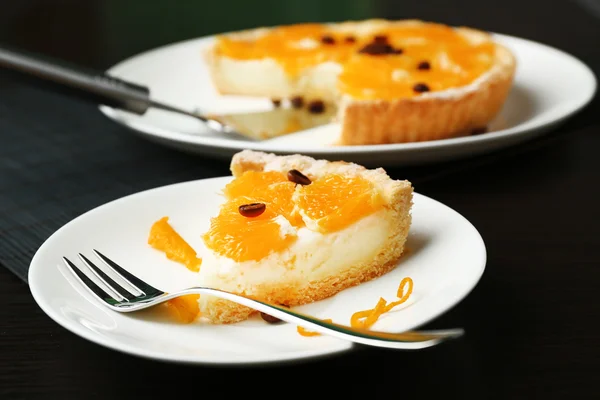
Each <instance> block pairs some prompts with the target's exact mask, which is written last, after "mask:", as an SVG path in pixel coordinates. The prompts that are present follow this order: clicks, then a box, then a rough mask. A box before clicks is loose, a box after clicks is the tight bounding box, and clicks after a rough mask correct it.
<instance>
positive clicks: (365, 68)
mask: <svg viewBox="0 0 600 400" xmlns="http://www.w3.org/2000/svg"><path fill="white" fill-rule="evenodd" d="M495 49H496V47H495V44H494V43H492V42H490V41H484V42H474V41H471V40H469V39H468V38H467V37H466V36H465V35H463V34H461V33H460V32H459V31H457V30H456V29H454V28H452V27H450V26H446V25H443V24H435V23H423V24H418V25H417V24H402V25H396V26H390V27H387V28H384V29H381V30H379V31H377V32H371V33H370V34H364V33H362V34H361V33H360V32H356V33H352V32H341V31H337V30H335V29H331V28H329V27H327V26H325V25H321V24H297V25H289V26H281V27H275V28H273V29H271V30H269V31H267V32H266V33H265V34H263V35H258V36H256V37H254V38H235V37H229V36H221V37H219V39H218V41H217V46H216V52H217V53H219V54H221V55H224V56H227V57H230V58H234V59H240V60H249V59H265V58H270V59H274V60H276V61H277V62H278V64H279V65H281V66H282V68H284V69H285V71H286V72H287V73H288V74H290V75H292V76H294V75H298V74H299V73H301V72H302V70H303V69H305V68H309V67H313V66H315V65H318V64H321V63H324V62H328V61H333V62H336V63H338V64H340V65H341V66H342V72H341V74H340V75H339V80H338V89H339V90H340V92H342V93H346V94H349V95H351V96H352V97H354V98H358V99H382V98H383V99H392V98H399V97H412V96H417V95H419V94H420V93H423V92H424V91H437V90H445V89H448V88H451V87H458V86H463V85H466V84H469V83H471V82H472V81H473V80H475V79H476V78H477V77H479V76H480V75H481V74H483V73H484V72H485V71H487V70H488V69H489V68H490V67H491V66H492V63H493V57H494V54H495ZM417 85H419V86H417ZM423 85H424V86H423Z"/></svg>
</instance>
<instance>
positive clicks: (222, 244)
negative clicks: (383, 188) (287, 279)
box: [203, 171, 383, 262]
mask: <svg viewBox="0 0 600 400" xmlns="http://www.w3.org/2000/svg"><path fill="white" fill-rule="evenodd" d="M292 172H294V171H292ZM296 172H298V171H296ZM290 179H293V177H292V178H290V177H288V174H287V173H286V174H284V173H281V172H275V171H267V172H261V171H247V172H245V173H244V174H242V175H241V176H239V177H238V178H236V179H234V180H233V181H231V182H230V183H229V184H228V185H227V186H226V187H225V189H224V191H223V194H224V195H225V197H226V199H227V201H226V203H225V204H223V205H222V206H221V209H220V212H219V215H217V216H216V217H214V218H212V219H211V225H210V228H209V230H208V232H206V234H205V235H204V236H203V239H204V242H205V244H206V246H207V247H208V248H209V249H211V250H213V251H214V252H216V253H217V254H219V255H221V256H225V257H228V258H230V259H232V260H234V261H237V262H243V261H258V260H260V259H262V258H264V257H266V256H268V255H269V254H271V253H272V252H280V251H282V250H285V249H286V248H288V247H289V246H290V245H291V244H292V243H294V241H295V240H296V238H297V229H298V228H302V227H304V226H305V224H304V220H303V219H302V218H303V215H302V214H304V217H307V218H310V219H311V221H312V222H313V224H311V227H310V229H315V226H313V225H316V230H318V231H319V232H322V233H327V232H332V231H336V230H339V229H343V228H344V227H346V226H348V225H350V224H352V223H354V222H356V221H357V220H359V219H360V218H363V217H364V216H366V215H368V214H370V213H372V212H374V211H376V210H378V209H379V208H381V207H382V206H383V201H382V199H381V195H380V194H379V191H378V190H377V189H376V188H375V187H374V186H373V185H372V184H371V183H370V182H369V181H368V180H366V179H364V178H362V177H344V176H342V175H327V176H324V177H321V178H319V179H316V180H314V181H313V182H311V181H310V180H308V178H306V177H304V179H306V180H308V183H309V184H300V183H302V182H298V183H296V182H292V181H290ZM263 205H264V207H263ZM240 206H244V207H242V208H240Z"/></svg>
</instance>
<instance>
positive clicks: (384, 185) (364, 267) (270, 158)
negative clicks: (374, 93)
mask: <svg viewBox="0 0 600 400" xmlns="http://www.w3.org/2000/svg"><path fill="white" fill-rule="evenodd" d="M289 169H299V170H302V171H303V173H304V172H305V173H306V175H307V176H309V177H313V178H314V177H316V176H319V175H324V174H328V173H331V172H335V173H343V174H348V175H353V174H359V175H361V176H363V177H365V178H367V179H369V180H370V181H371V182H373V183H374V184H375V185H376V186H377V187H378V188H379V190H381V193H382V195H383V197H384V204H385V208H386V209H387V211H388V212H386V213H385V214H384V215H385V216H386V218H387V219H388V220H389V222H390V224H389V226H390V227H391V228H390V230H389V232H388V233H387V238H386V240H385V241H384V242H382V243H381V244H380V246H379V251H378V252H377V254H376V256H375V257H373V258H372V259H369V260H368V261H367V262H364V263H359V264H356V265H348V266H347V267H346V268H344V269H343V270H342V271H341V272H340V273H337V274H335V275H329V276H326V277H323V278H321V279H317V280H309V281H291V282H290V281H287V282H282V283H281V284H279V285H277V284H275V285H274V284H272V283H268V284H265V285H255V286H253V289H252V293H244V294H246V295H250V296H253V297H255V298H258V299H261V300H263V301H267V302H271V303H275V304H283V305H287V306H296V305H302V304H307V303H311V302H314V301H318V300H322V299H325V298H328V297H330V296H333V295H335V294H337V293H339V292H340V291H342V290H344V289H346V288H349V287H352V286H356V285H358V284H360V283H362V282H366V281H369V280H372V279H375V278H377V277H379V276H381V275H383V274H385V273H387V272H388V271H390V270H392V269H394V268H395V267H396V265H397V264H398V261H399V259H400V257H401V256H402V253H403V251H404V246H405V243H406V238H407V236H408V231H409V228H410V225H411V218H412V217H411V213H410V209H411V206H412V194H413V188H412V185H411V183H410V182H408V181H405V180H402V181H400V180H392V179H390V178H389V177H388V176H387V174H386V173H385V171H384V170H383V169H381V168H378V169H374V170H368V169H366V168H364V167H362V166H359V165H356V164H352V163H345V162H327V161H324V160H315V159H313V158H311V157H307V156H300V155H290V156H276V155H274V154H267V153H262V152H256V151H250V150H245V151H242V152H240V153H237V154H236V155H234V157H233V159H232V162H231V171H232V173H233V176H239V175H240V174H242V173H243V172H244V171H248V170H254V171H265V170H278V171H282V172H287V171H288V170H289ZM292 267H293V266H292ZM200 311H201V315H202V316H203V317H205V318H207V319H208V320H209V321H210V322H212V323H217V324H220V323H233V322H239V321H242V320H245V319H247V318H248V317H249V316H250V315H252V314H253V313H254V312H255V311H254V310H252V309H250V308H248V307H245V306H241V305H238V304H236V303H233V302H231V301H228V300H222V299H218V298H215V297H212V296H201V299H200Z"/></svg>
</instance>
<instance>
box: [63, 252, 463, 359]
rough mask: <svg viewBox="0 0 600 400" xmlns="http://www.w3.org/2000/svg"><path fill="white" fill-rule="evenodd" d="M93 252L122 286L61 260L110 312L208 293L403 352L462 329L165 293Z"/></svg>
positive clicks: (202, 291) (99, 273)
mask: <svg viewBox="0 0 600 400" xmlns="http://www.w3.org/2000/svg"><path fill="white" fill-rule="evenodd" d="M94 253H95V254H96V256H97V257H98V259H99V260H100V261H102V263H103V264H104V265H105V267H106V268H107V271H110V272H111V274H113V276H115V278H117V280H121V281H122V282H123V284H119V283H117V281H116V280H115V279H113V278H111V277H110V276H109V275H108V274H107V273H106V272H104V271H103V270H102V269H101V268H99V267H98V266H96V264H94V263H93V262H92V261H91V260H90V259H89V258H87V257H86V256H84V255H83V254H81V253H79V258H80V259H81V261H82V262H83V264H84V265H85V266H86V267H87V268H88V270H89V271H90V272H91V273H92V275H93V276H95V277H96V278H97V279H98V281H99V282H100V283H102V284H103V285H104V286H105V288H101V287H100V286H99V285H97V284H96V283H95V282H94V281H93V280H92V279H90V278H89V277H88V276H87V275H86V274H85V273H84V272H83V271H82V270H81V269H80V268H79V267H77V266H76V265H75V264H73V263H72V262H71V261H70V260H69V259H67V258H66V257H63V261H64V263H65V265H66V266H67V269H68V270H69V271H71V272H72V274H73V275H74V278H76V280H78V281H79V282H80V283H81V284H82V285H83V286H84V287H85V288H86V289H88V290H89V292H90V293H91V294H92V295H93V296H94V297H96V298H98V299H99V300H100V301H101V302H102V303H103V304H105V305H106V306H108V307H109V308H110V309H112V310H114V311H118V312H132V311H138V310H142V309H144V308H148V307H152V306H155V305H157V304H160V303H163V302H165V301H167V300H169V299H173V298H175V297H179V296H182V295H186V294H209V295H212V296H217V297H220V298H223V299H226V300H231V301H233V302H236V303H239V304H241V305H244V306H247V307H250V308H252V309H254V310H257V311H260V312H263V313H265V314H268V315H270V316H272V317H275V318H278V319H280V320H282V321H286V322H289V323H292V324H295V325H299V326H301V327H303V328H305V329H309V330H312V331H315V332H319V333H322V334H326V335H330V336H334V337H337V338H340V339H345V340H349V341H352V342H355V343H360V344H364V345H369V346H377V347H387V348H393V349H406V350H411V349H422V348H425V347H430V346H433V345H436V344H439V343H441V342H444V341H446V340H448V339H453V338H457V337H459V336H462V334H463V333H464V331H463V330H462V329H448V330H435V331H409V332H402V333H389V332H378V331H372V330H369V329H363V328H352V327H349V326H346V325H341V324H336V323H331V322H325V321H323V320H321V319H319V318H316V317H312V316H309V315H306V314H302V313H299V312H297V311H292V310H290V309H288V308H285V307H283V306H278V305H275V304H270V303H266V302H262V301H259V300H255V299H251V298H248V297H245V296H241V295H238V294H234V293H230V292H226V291H224V290H219V289H213V288H208V287H191V288H188V289H184V290H181V291H178V292H175V293H166V292H163V291H162V290H159V289H157V288H155V287H153V286H151V285H149V284H148V283H146V282H144V281H143V280H141V279H140V278H138V277H136V276H134V275H133V274H131V273H130V272H128V271H126V270H125V269H124V268H122V267H120V266H119V265H118V264H117V263H116V262H114V261H112V260H111V259H109V258H108V257H106V256H105V255H103V254H102V253H100V252H99V251H98V250H94Z"/></svg>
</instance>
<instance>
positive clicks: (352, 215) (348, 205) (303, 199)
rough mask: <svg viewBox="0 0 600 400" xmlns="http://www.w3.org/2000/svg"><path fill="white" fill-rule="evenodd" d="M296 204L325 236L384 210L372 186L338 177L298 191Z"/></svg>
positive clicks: (356, 179)
mask: <svg viewBox="0 0 600 400" xmlns="http://www.w3.org/2000/svg"><path fill="white" fill-rule="evenodd" d="M296 204H297V206H298V208H299V209H300V210H301V211H302V212H303V213H304V215H305V216H306V217H308V218H310V219H311V220H313V221H314V222H316V224H317V226H318V227H319V230H320V231H322V232H332V231H337V230H340V229H343V228H345V227H347V226H349V225H351V224H353V223H354V222H356V221H358V220H359V219H361V218H363V217H365V216H367V215H369V214H371V213H373V212H375V211H377V210H379V209H380V208H382V207H383V201H382V198H381V195H380V193H379V191H378V190H377V189H376V188H375V187H374V186H373V184H372V183H371V182H369V181H368V180H366V179H365V178H362V177H360V176H356V177H346V176H342V175H338V174H331V175H327V176H325V177H322V178H320V179H317V180H315V181H314V182H313V183H311V184H310V185H307V186H302V187H300V188H298V197H297V201H296Z"/></svg>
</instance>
